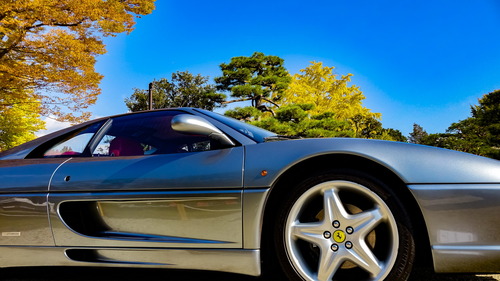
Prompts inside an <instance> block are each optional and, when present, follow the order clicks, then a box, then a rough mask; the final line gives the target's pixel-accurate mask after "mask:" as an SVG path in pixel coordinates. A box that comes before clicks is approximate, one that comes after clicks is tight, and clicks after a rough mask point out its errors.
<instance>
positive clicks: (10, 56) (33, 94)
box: [0, 0, 155, 149]
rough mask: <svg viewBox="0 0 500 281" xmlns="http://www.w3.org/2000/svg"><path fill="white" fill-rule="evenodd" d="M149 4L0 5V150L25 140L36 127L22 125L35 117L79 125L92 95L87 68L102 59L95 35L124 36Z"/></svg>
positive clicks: (39, 1)
mask: <svg viewBox="0 0 500 281" xmlns="http://www.w3.org/2000/svg"><path fill="white" fill-rule="evenodd" d="M154 1H155V0H108V1H102V0H85V1H82V0H2V1H0V115H1V116H2V118H3V120H4V121H5V120H11V121H12V122H14V124H12V127H9V128H6V127H1V128H0V143H4V144H5V146H2V148H3V147H9V146H11V145H14V144H17V143H19V142H20V141H21V140H23V141H24V140H28V139H30V138H32V137H33V136H34V135H33V132H34V131H35V130H38V128H39V122H33V125H32V126H30V125H28V126H24V125H22V124H23V123H26V124H28V123H30V122H32V121H33V118H35V119H36V118H37V117H38V116H39V115H45V116H51V117H53V118H56V119H58V120H60V121H70V122H73V123H75V122H79V121H81V120H85V119H87V118H88V117H89V116H90V113H89V112H85V109H86V108H88V106H89V105H92V104H93V103H95V101H96V99H97V96H98V95H99V94H100V89H99V87H98V85H99V82H100V80H101V78H102V76H101V75H100V74H99V73H97V72H96V71H95V68H94V65H95V62H96V56H98V55H101V54H104V53H105V46H104V44H103V42H102V37H105V36H114V35H115V34H118V33H123V32H127V33H128V32H131V31H132V29H133V27H134V24H135V20H134V18H135V17H136V16H139V15H146V14H149V13H151V12H152V11H153V9H154ZM21 112H26V115H23V114H22V113H21ZM30 120H31V121H30ZM14 128H17V129H16V130H14ZM14 135H15V136H19V138H14V137H13V136H14ZM14 139H16V140H14ZM2 148H0V149H2Z"/></svg>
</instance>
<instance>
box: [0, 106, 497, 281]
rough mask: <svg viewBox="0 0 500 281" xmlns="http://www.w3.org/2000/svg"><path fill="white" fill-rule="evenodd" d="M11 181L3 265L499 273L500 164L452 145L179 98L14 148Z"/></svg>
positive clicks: (2, 230) (360, 275) (388, 275)
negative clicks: (374, 135)
mask: <svg viewBox="0 0 500 281" xmlns="http://www.w3.org/2000/svg"><path fill="white" fill-rule="evenodd" d="M0 179H1V181H0V222H1V223H0V234H1V236H0V246H1V248H0V266H2V267H15V266H55V265H57V266H113V267H119V266H124V267H161V268H182V269H200V270H216V271H225V272H233V273H240V274H247V275H253V276H259V275H261V274H262V265H261V261H264V267H265V265H266V264H267V263H268V262H269V260H276V261H278V262H279V264H280V265H281V266H282V268H283V271H284V272H286V273H287V276H288V277H289V278H290V279H297V280H331V279H332V278H333V277H335V278H336V280H337V279H338V280H342V278H344V279H346V280H366V279H368V280H391V279H394V280H402V279H403V280H404V279H407V278H408V276H409V274H410V271H411V264H412V263H413V262H414V261H415V259H416V258H421V259H427V260H428V261H432V265H433V267H434V269H435V270H436V271H437V272H498V271H499V270H500V265H499V263H498V261H499V260H500V223H499V221H498V216H497V214H498V213H499V212H500V162H498V161H496V160H491V159H486V158H483V157H479V156H474V155H470V154H466V153H461V152H456V151H450V150H445V149H440V148H433V147H426V146H420V145H414V144H407V143H399V142H389V141H380V140H366V139H343V138H339V139H287V138H285V137H280V136H276V135H275V134H273V133H271V132H267V131H264V130H262V129H258V128H255V127H252V126H249V125H247V124H244V123H241V122H238V121H236V120H233V119H229V118H226V117H223V116H220V115H218V114H214V113H212V112H208V111H204V110H200V109H193V108H179V109H165V110H157V111H147V112H139V113H130V114H124V115H118V116H112V117H105V118H100V119H97V120H94V121H90V122H86V123H83V124H79V125H76V126H73V127H71V128H67V129H64V130H61V131H59V132H56V133H52V134H50V135H47V136H44V137H41V138H39V139H36V140H34V141H31V142H29V143H26V144H24V145H21V146H19V147H16V148H14V149H11V150H8V151H5V152H3V153H0ZM310 256H311V257H310ZM398 272H403V273H398Z"/></svg>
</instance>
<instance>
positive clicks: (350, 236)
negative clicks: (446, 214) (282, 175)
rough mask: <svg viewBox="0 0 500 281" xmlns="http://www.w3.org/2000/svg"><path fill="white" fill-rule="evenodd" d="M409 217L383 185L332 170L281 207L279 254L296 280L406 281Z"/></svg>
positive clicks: (410, 254)
mask: <svg viewBox="0 0 500 281" xmlns="http://www.w3.org/2000/svg"><path fill="white" fill-rule="evenodd" d="M410 229H411V227H410V223H409V220H408V217H407V215H406V213H405V211H404V209H403V208H402V207H401V204H400V203H399V201H398V200H397V198H396V197H395V196H393V194H392V192H391V191H390V190H388V187H386V186H385V185H384V184H382V183H379V182H378V181H377V180H375V179H371V180H370V179H369V177H365V176H359V175H356V174H355V173H345V172H344V173H338V172H333V173H329V174H327V175H322V176H317V177H313V178H310V179H308V180H306V181H304V182H303V183H302V184H300V185H299V187H298V188H297V189H296V190H294V196H291V198H289V200H287V201H286V202H285V203H284V204H283V207H282V215H281V216H280V221H279V224H278V229H277V231H276V234H277V235H275V237H276V239H278V240H281V241H276V242H277V243H276V245H277V250H278V256H279V257H280V262H281V264H282V265H283V267H284V269H285V272H286V273H287V274H288V277H289V278H291V279H295V280H301V279H302V280H320V281H326V280H406V279H407V278H408V275H409V272H410V270H411V264H412V262H413V258H414V243H413V239H412V235H411V231H410Z"/></svg>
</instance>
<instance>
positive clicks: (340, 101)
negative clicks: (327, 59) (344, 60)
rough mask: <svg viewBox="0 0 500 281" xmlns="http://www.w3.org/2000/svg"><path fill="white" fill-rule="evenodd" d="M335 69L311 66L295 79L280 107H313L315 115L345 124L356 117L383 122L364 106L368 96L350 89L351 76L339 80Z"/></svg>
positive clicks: (319, 65) (316, 64)
mask: <svg viewBox="0 0 500 281" xmlns="http://www.w3.org/2000/svg"><path fill="white" fill-rule="evenodd" d="M334 69H335V68H334V67H328V66H323V63H322V62H311V65H309V66H308V67H306V68H305V69H301V70H300V73H297V74H294V75H293V76H292V81H291V83H290V87H289V88H288V89H287V90H286V91H284V93H283V94H282V102H281V104H283V105H288V104H313V105H314V108H313V109H312V110H311V113H312V114H320V113H323V112H333V113H334V114H335V117H336V118H338V119H342V120H348V119H352V118H354V117H355V116H364V117H366V118H375V119H380V117H381V114H380V113H373V112H371V111H370V109H368V108H366V107H364V106H363V100H364V99H365V96H364V95H363V92H362V91H361V90H360V89H359V87H358V86H356V85H349V82H351V77H352V74H350V73H349V74H347V75H341V76H340V77H339V75H338V74H335V73H334Z"/></svg>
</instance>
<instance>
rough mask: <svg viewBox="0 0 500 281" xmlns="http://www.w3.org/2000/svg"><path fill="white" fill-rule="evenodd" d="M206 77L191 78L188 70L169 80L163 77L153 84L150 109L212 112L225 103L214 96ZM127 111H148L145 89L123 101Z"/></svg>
mask: <svg viewBox="0 0 500 281" xmlns="http://www.w3.org/2000/svg"><path fill="white" fill-rule="evenodd" d="M208 80H209V78H208V77H203V76H201V75H199V74H198V75H193V74H191V73H190V72H188V71H183V72H181V71H178V72H175V73H172V77H171V79H170V81H169V80H168V79H166V78H162V79H160V80H158V81H153V82H152V90H151V92H152V96H153V109H159V108H169V107H197V108H202V109H207V110H213V109H214V108H216V107H220V106H222V103H223V102H224V101H225V100H226V96H225V95H224V94H220V93H216V89H215V86H214V85H210V84H209V83H208ZM125 104H126V105H127V107H128V108H129V110H130V111H141V110H147V109H148V108H149V93H148V90H141V89H135V90H134V93H133V94H132V96H130V97H129V98H127V99H125Z"/></svg>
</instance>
